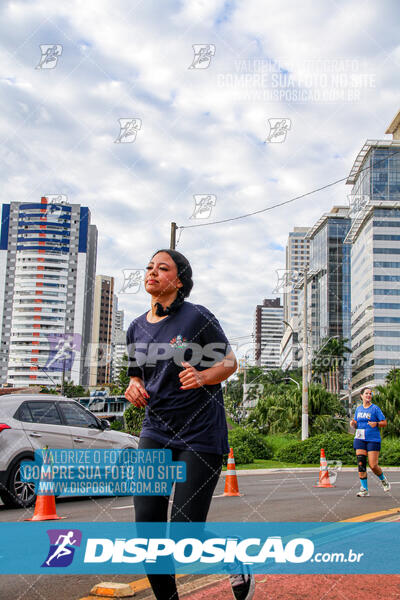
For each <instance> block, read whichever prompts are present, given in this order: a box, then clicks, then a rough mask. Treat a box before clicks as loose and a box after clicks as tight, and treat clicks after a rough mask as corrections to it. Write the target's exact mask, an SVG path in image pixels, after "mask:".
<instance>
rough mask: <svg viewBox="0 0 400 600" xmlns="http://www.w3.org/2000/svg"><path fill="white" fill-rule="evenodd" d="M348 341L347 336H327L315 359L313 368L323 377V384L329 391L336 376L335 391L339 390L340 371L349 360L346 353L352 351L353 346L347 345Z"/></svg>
mask: <svg viewBox="0 0 400 600" xmlns="http://www.w3.org/2000/svg"><path fill="white" fill-rule="evenodd" d="M348 341H349V340H348V339H346V338H338V337H330V338H325V340H323V341H322V344H321V346H320V348H319V350H317V352H316V355H315V357H314V359H313V362H312V370H313V372H314V373H315V374H316V375H319V376H320V377H321V383H322V385H323V386H324V387H325V388H326V389H328V390H329V391H331V388H332V387H333V386H332V383H331V382H332V378H334V381H335V385H334V387H335V388H336V390H335V391H336V392H339V372H340V371H342V367H343V364H344V362H345V361H346V360H347V357H346V354H350V353H351V348H349V347H348V346H346V343H347V342H348ZM327 376H328V377H327Z"/></svg>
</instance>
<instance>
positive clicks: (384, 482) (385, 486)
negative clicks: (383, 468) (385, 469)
mask: <svg viewBox="0 0 400 600" xmlns="http://www.w3.org/2000/svg"><path fill="white" fill-rule="evenodd" d="M381 484H382V487H383V489H384V491H385V492H388V491H389V490H390V488H391V487H392V486H391V485H390V483H389V481H388V480H387V479H386V477H385V479H382V480H381Z"/></svg>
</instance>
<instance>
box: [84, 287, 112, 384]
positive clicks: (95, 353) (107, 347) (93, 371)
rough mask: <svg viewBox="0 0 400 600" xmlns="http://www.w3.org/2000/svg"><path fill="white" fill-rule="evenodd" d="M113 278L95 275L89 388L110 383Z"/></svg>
mask: <svg viewBox="0 0 400 600" xmlns="http://www.w3.org/2000/svg"><path fill="white" fill-rule="evenodd" d="M113 308H114V277H109V276H108V275H96V284H95V290H94V302H93V326H92V344H91V350H92V357H91V366H90V381H89V384H90V385H91V386H96V385H104V384H106V383H109V382H110V381H111V368H112V335H113Z"/></svg>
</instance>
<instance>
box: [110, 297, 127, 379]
mask: <svg viewBox="0 0 400 600" xmlns="http://www.w3.org/2000/svg"><path fill="white" fill-rule="evenodd" d="M112 323H113V325H112V340H111V352H112V361H111V379H112V381H116V380H117V379H118V376H119V373H120V371H121V368H122V366H123V356H124V354H127V348H126V331H124V311H123V310H118V296H117V295H116V294H114V306H113V319H112Z"/></svg>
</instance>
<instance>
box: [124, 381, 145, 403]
mask: <svg viewBox="0 0 400 600" xmlns="http://www.w3.org/2000/svg"><path fill="white" fill-rule="evenodd" d="M125 398H126V399H127V400H128V401H129V402H130V403H131V404H133V405H134V406H137V407H139V408H143V407H145V406H146V404H147V399H148V398H150V396H149V394H148V393H147V392H146V389H145V387H144V385H143V381H142V379H141V378H140V377H131V381H130V383H129V385H128V387H127V388H126V390H125Z"/></svg>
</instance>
